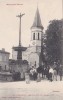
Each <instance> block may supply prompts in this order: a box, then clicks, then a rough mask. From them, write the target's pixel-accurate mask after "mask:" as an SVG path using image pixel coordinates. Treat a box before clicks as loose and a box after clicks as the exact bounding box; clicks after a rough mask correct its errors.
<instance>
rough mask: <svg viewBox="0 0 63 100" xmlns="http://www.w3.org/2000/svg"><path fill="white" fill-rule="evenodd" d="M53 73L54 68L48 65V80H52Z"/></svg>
mask: <svg viewBox="0 0 63 100" xmlns="http://www.w3.org/2000/svg"><path fill="white" fill-rule="evenodd" d="M53 73H54V70H53V68H52V67H50V69H49V80H50V81H53Z"/></svg>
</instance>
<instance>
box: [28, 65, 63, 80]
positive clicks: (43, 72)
mask: <svg viewBox="0 0 63 100" xmlns="http://www.w3.org/2000/svg"><path fill="white" fill-rule="evenodd" d="M62 74H63V71H62V66H61V65H60V66H59V69H58V68H57V66H56V64H55V63H54V65H53V66H47V67H46V66H45V65H40V66H39V67H38V68H36V67H34V66H32V68H31V69H30V70H29V77H30V79H31V80H37V81H41V79H48V80H50V81H53V80H56V81H57V76H59V78H60V81H61V80H62Z"/></svg>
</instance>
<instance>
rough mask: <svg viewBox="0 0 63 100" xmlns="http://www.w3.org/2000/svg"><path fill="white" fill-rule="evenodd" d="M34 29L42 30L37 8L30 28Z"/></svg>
mask: <svg viewBox="0 0 63 100" xmlns="http://www.w3.org/2000/svg"><path fill="white" fill-rule="evenodd" d="M34 27H37V28H41V29H43V26H42V24H41V18H40V14H39V10H38V7H37V11H36V14H35V18H34V22H33V25H32V27H31V28H34Z"/></svg>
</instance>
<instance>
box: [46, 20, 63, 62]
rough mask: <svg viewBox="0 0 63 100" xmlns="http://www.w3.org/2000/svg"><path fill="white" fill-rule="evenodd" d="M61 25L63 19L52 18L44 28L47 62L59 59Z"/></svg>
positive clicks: (62, 24)
mask: <svg viewBox="0 0 63 100" xmlns="http://www.w3.org/2000/svg"><path fill="white" fill-rule="evenodd" d="M62 26H63V20H52V21H50V23H49V26H48V28H47V30H46V35H47V39H46V53H47V54H46V56H47V62H48V63H49V64H53V63H54V62H58V61H61V39H62Z"/></svg>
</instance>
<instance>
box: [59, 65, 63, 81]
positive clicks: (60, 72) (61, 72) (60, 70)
mask: <svg viewBox="0 0 63 100" xmlns="http://www.w3.org/2000/svg"><path fill="white" fill-rule="evenodd" d="M62 74H63V71H62V65H60V67H59V76H60V81H62Z"/></svg>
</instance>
